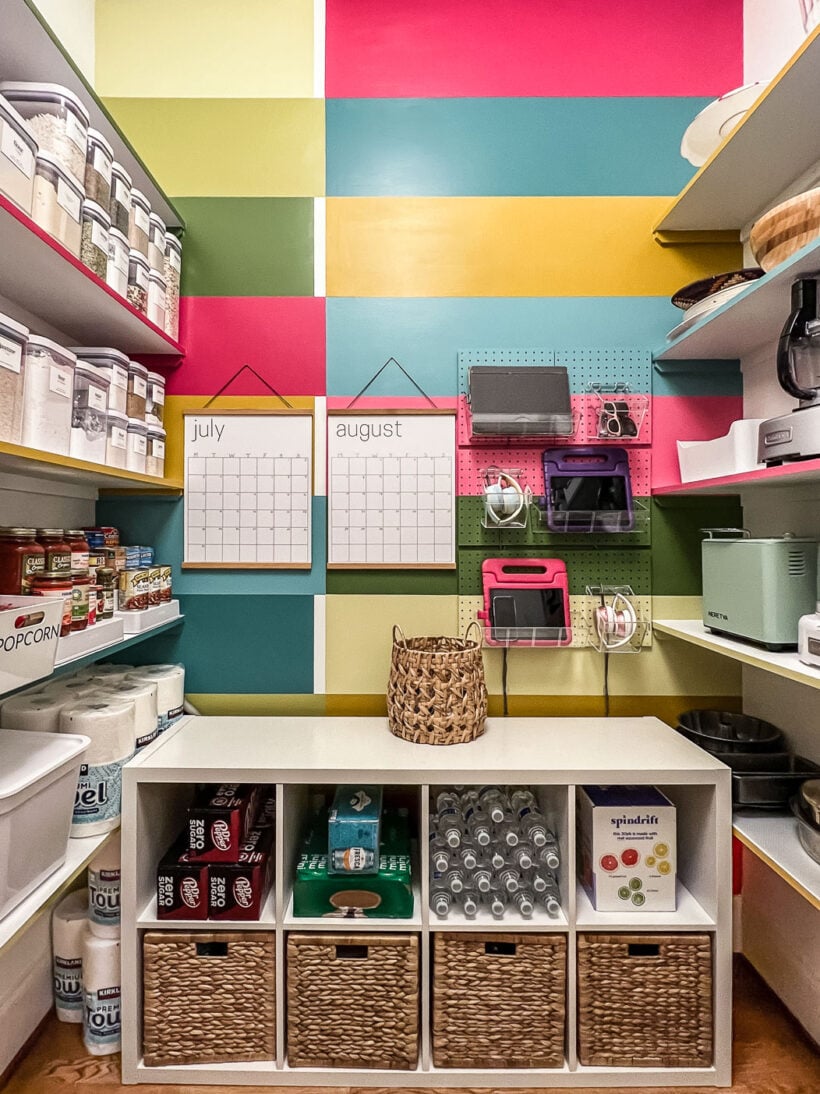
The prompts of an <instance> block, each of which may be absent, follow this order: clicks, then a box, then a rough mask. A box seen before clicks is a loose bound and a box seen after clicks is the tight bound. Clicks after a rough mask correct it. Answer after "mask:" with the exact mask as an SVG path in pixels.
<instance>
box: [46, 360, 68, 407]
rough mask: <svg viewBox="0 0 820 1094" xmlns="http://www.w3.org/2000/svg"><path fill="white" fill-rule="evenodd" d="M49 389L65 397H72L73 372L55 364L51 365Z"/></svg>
mask: <svg viewBox="0 0 820 1094" xmlns="http://www.w3.org/2000/svg"><path fill="white" fill-rule="evenodd" d="M48 390H49V391H53V392H54V394H55V395H61V396H62V397H63V398H64V399H70V398H71V374H70V373H68V372H63V370H62V369H59V368H57V367H56V366H54V365H50V366H49V375H48Z"/></svg>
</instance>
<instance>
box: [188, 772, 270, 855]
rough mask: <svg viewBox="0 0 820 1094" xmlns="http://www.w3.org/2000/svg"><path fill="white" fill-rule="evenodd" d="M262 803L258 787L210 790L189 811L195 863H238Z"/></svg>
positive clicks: (232, 785) (229, 786) (227, 786)
mask: <svg viewBox="0 0 820 1094" xmlns="http://www.w3.org/2000/svg"><path fill="white" fill-rule="evenodd" d="M258 801H259V787H258V786H241V785H239V784H236V783H224V784H223V785H222V786H218V787H208V788H207V789H206V790H205V792H204V793H203V795H202V798H201V799H200V800H199V801H198V802H196V803H195V804H194V805H192V806H191V807H190V808H189V810H188V850H189V852H190V856H191V859H192V861H195V862H236V860H237V857H238V855H239V850H240V847H241V845H242V844H243V843H244V842H245V840H246V839H247V838H248V833H249V832H250V829H251V825H252V824H253V822H254V818H255V814H256V809H257V804H258Z"/></svg>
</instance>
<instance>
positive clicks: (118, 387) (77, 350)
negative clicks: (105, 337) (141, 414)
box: [70, 346, 128, 414]
mask: <svg viewBox="0 0 820 1094" xmlns="http://www.w3.org/2000/svg"><path fill="white" fill-rule="evenodd" d="M70 348H71V352H72V353H73V354H75V356H76V358H77V360H78V361H87V362H88V363H89V364H90V365H94V367H95V368H98V369H100V370H101V371H102V373H103V375H104V376H105V377H106V379H107V380H108V385H109V386H108V409H109V410H116V411H118V412H119V413H120V414H124V413H125V402H126V398H127V394H128V358H127V357H126V356H125V354H124V353H120V351H119V350H118V349H114V347H113V346H71V347H70Z"/></svg>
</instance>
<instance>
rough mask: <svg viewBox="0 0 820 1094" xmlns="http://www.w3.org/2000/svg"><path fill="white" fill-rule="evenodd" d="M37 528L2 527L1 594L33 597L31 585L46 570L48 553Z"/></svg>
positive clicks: (0, 547)
mask: <svg viewBox="0 0 820 1094" xmlns="http://www.w3.org/2000/svg"><path fill="white" fill-rule="evenodd" d="M36 536H37V532H36V530H35V529H34V528H0V593H8V594H10V595H11V596H30V595H31V592H30V590H31V582H32V580H33V579H34V577H36V575H37V574H41V573H42V572H43V570H45V568H46V552H45V548H44V547H43V546H42V544H40V543H38V542H37V539H36Z"/></svg>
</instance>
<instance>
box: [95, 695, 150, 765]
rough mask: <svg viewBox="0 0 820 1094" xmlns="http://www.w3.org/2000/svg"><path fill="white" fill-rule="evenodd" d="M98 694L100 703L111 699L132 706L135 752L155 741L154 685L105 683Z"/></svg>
mask: <svg viewBox="0 0 820 1094" xmlns="http://www.w3.org/2000/svg"><path fill="white" fill-rule="evenodd" d="M99 694H100V696H101V700H102V702H108V701H109V699H112V698H113V699H117V700H119V701H121V702H127V703H133V704H134V713H135V718H136V724H135V733H136V749H137V752H139V750H140V749H141V748H145V746H146V745H150V743H151V742H152V741H153V740H155V739H156V736H157V733H159V715H158V711H157V685H156V684H152V683H149V682H148V681H147V680H119V681H116V682H109V681H105V682H104V683H103V684H102V685H101V688H100V693H99Z"/></svg>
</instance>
